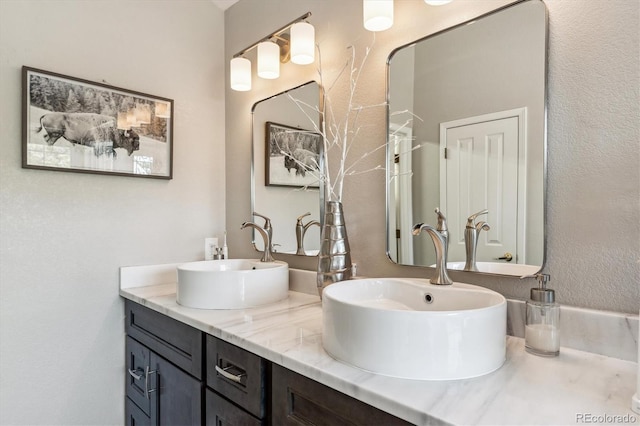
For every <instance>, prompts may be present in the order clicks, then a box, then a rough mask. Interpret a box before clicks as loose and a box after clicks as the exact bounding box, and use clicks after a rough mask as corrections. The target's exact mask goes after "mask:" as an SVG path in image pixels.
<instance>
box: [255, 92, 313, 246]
mask: <svg viewBox="0 0 640 426" xmlns="http://www.w3.org/2000/svg"><path fill="white" fill-rule="evenodd" d="M319 105H320V86H319V85H318V83H317V82H315V81H309V82H306V83H304V84H302V85H299V86H296V87H293V88H291V89H289V90H286V91H284V92H281V93H277V94H275V95H273V96H270V97H269V98H266V99H262V100H260V101H258V102H256V103H255V104H254V105H253V107H252V109H251V115H252V150H251V212H249V213H248V214H249V215H251V214H253V212H258V213H260V214H262V215H264V216H266V217H268V218H269V219H270V221H271V226H272V231H273V240H272V245H273V252H274V253H284V254H292V255H302V256H316V255H317V253H318V251H319V248H320V226H315V225H320V222H321V220H322V217H323V213H324V212H323V210H324V208H323V207H324V196H323V194H324V188H323V182H317V179H315V180H314V179H313V178H312V177H310V173H306V178H307V179H306V180H304V179H302V172H301V171H300V170H298V169H299V168H296V167H295V165H296V164H299V161H300V160H298V161H295V160H296V159H295V158H294V153H295V152H296V150H298V151H299V152H302V151H313V149H312V148H313V147H309V146H306V145H305V144H307V145H308V144H309V143H310V141H312V140H313V139H314V137H313V135H316V137H315V138H316V139H317V136H318V135H317V133H315V132H313V129H316V128H321V127H320V126H321V117H320V114H319V112H318V111H319V109H318V108H319ZM314 120H315V121H314ZM275 127H277V128H279V129H284V130H287V129H288V130H289V131H287V133H286V134H287V136H288V137H289V139H291V140H290V141H287V143H285V144H282V146H279V149H277V150H271V149H269V147H268V143H269V141H270V139H269V138H268V137H267V132H268V131H269V129H271V128H275ZM296 136H298V137H296ZM307 136H309V137H307ZM319 145H321V144H319ZM309 148H311V149H309ZM316 149H318V148H317V147H316ZM272 151H273V152H272ZM313 152H315V151H313ZM288 155H289V156H290V157H291V159H290V160H291V161H289V162H287V161H285V160H286V157H287V156H288ZM296 155H297V154H296ZM296 158H297V157H296ZM319 158H320V159H321V158H322V156H319ZM287 165H289V166H291V167H287ZM276 168H277V169H278V170H279V172H278V176H277V179H276V180H275V182H277V183H275V184H274V180H273V179H272V180H271V181H270V179H269V178H268V177H267V176H269V175H268V173H269V170H273V169H276ZM280 172H282V173H280ZM283 173H284V174H285V175H287V176H283ZM257 219H259V218H257ZM251 243H252V245H253V247H254V248H255V249H256V250H257V251H263V248H264V247H263V241H262V238H257V236H256V235H255V231H253V232H252V233H251Z"/></svg>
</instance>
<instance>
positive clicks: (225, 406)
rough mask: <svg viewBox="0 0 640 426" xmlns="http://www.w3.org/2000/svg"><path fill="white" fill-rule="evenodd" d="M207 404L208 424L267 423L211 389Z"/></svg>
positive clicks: (241, 425)
mask: <svg viewBox="0 0 640 426" xmlns="http://www.w3.org/2000/svg"><path fill="white" fill-rule="evenodd" d="M206 406H207V422H206V425H207V426H262V425H264V424H266V422H264V421H262V420H258V419H256V418H255V417H253V416H252V415H251V414H249V413H247V412H246V411H244V410H242V409H241V408H239V407H237V406H235V405H233V404H232V403H231V402H229V401H227V400H226V399H224V398H223V397H221V396H220V395H218V394H217V393H215V392H213V391H212V390H210V389H207V401H206Z"/></svg>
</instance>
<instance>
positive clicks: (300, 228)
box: [296, 212, 320, 256]
mask: <svg viewBox="0 0 640 426" xmlns="http://www.w3.org/2000/svg"><path fill="white" fill-rule="evenodd" d="M310 215H311V212H306V213H305V214H303V215H301V216H298V218H297V219H296V242H297V243H298V249H297V250H296V254H300V255H303V256H305V255H306V253H305V251H304V236H305V234H306V233H307V230H308V229H309V228H310V227H312V226H313V225H318V228H319V227H320V222H318V221H317V220H310V221H309V222H307V224H306V225H305V224H303V223H302V219H303V218H304V217H305V216H310Z"/></svg>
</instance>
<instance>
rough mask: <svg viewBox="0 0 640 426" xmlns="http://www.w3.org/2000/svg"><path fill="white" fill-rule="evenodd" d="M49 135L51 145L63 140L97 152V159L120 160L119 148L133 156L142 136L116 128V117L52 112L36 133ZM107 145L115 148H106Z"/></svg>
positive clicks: (47, 137)
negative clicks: (117, 149) (102, 156)
mask: <svg viewBox="0 0 640 426" xmlns="http://www.w3.org/2000/svg"><path fill="white" fill-rule="evenodd" d="M42 130H44V131H45V134H44V136H43V138H44V140H45V142H46V143H47V144H48V145H53V144H54V143H56V141H57V140H58V139H60V138H64V139H65V140H67V141H69V142H71V143H73V144H78V145H83V146H89V147H92V148H93V149H94V153H95V155H96V157H98V156H100V155H102V154H105V153H106V154H110V155H113V156H114V157H116V156H117V154H116V152H115V150H116V148H123V149H125V150H126V151H127V153H128V154H129V156H131V154H133V152H134V151H138V150H139V149H140V136H139V135H138V134H137V133H136V132H134V131H133V130H123V129H118V128H117V127H116V119H115V118H114V117H111V116H108V115H102V114H93V113H63V112H51V113H47V114H44V115H43V116H42V117H40V127H39V128H38V129H37V130H36V133H40V132H41V131H42ZM105 142H106V143H107V145H108V143H109V142H110V143H111V148H105Z"/></svg>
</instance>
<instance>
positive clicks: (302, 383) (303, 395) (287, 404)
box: [271, 364, 410, 426]
mask: <svg viewBox="0 0 640 426" xmlns="http://www.w3.org/2000/svg"><path fill="white" fill-rule="evenodd" d="M271 398H272V414H273V415H272V424H274V425H279V426H280V425H318V426H322V425H324V426H339V425H385V426H391V425H409V424H410V423H407V422H405V421H404V420H402V419H399V418H397V417H394V416H392V415H391V414H389V413H385V412H384V411H380V410H378V409H377V408H375V407H372V406H370V405H368V404H365V403H364V402H362V401H358V400H357V399H354V398H351V397H350V396H348V395H345V394H343V393H340V392H338V391H336V390H334V389H331V388H329V387H327V386H325V385H323V384H320V383H318V382H315V381H313V380H311V379H308V378H306V377H304V376H301V375H300V374H297V373H294V372H293V371H291V370H287V369H286V368H284V367H281V366H279V365H276V364H273V367H272V388H271Z"/></svg>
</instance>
